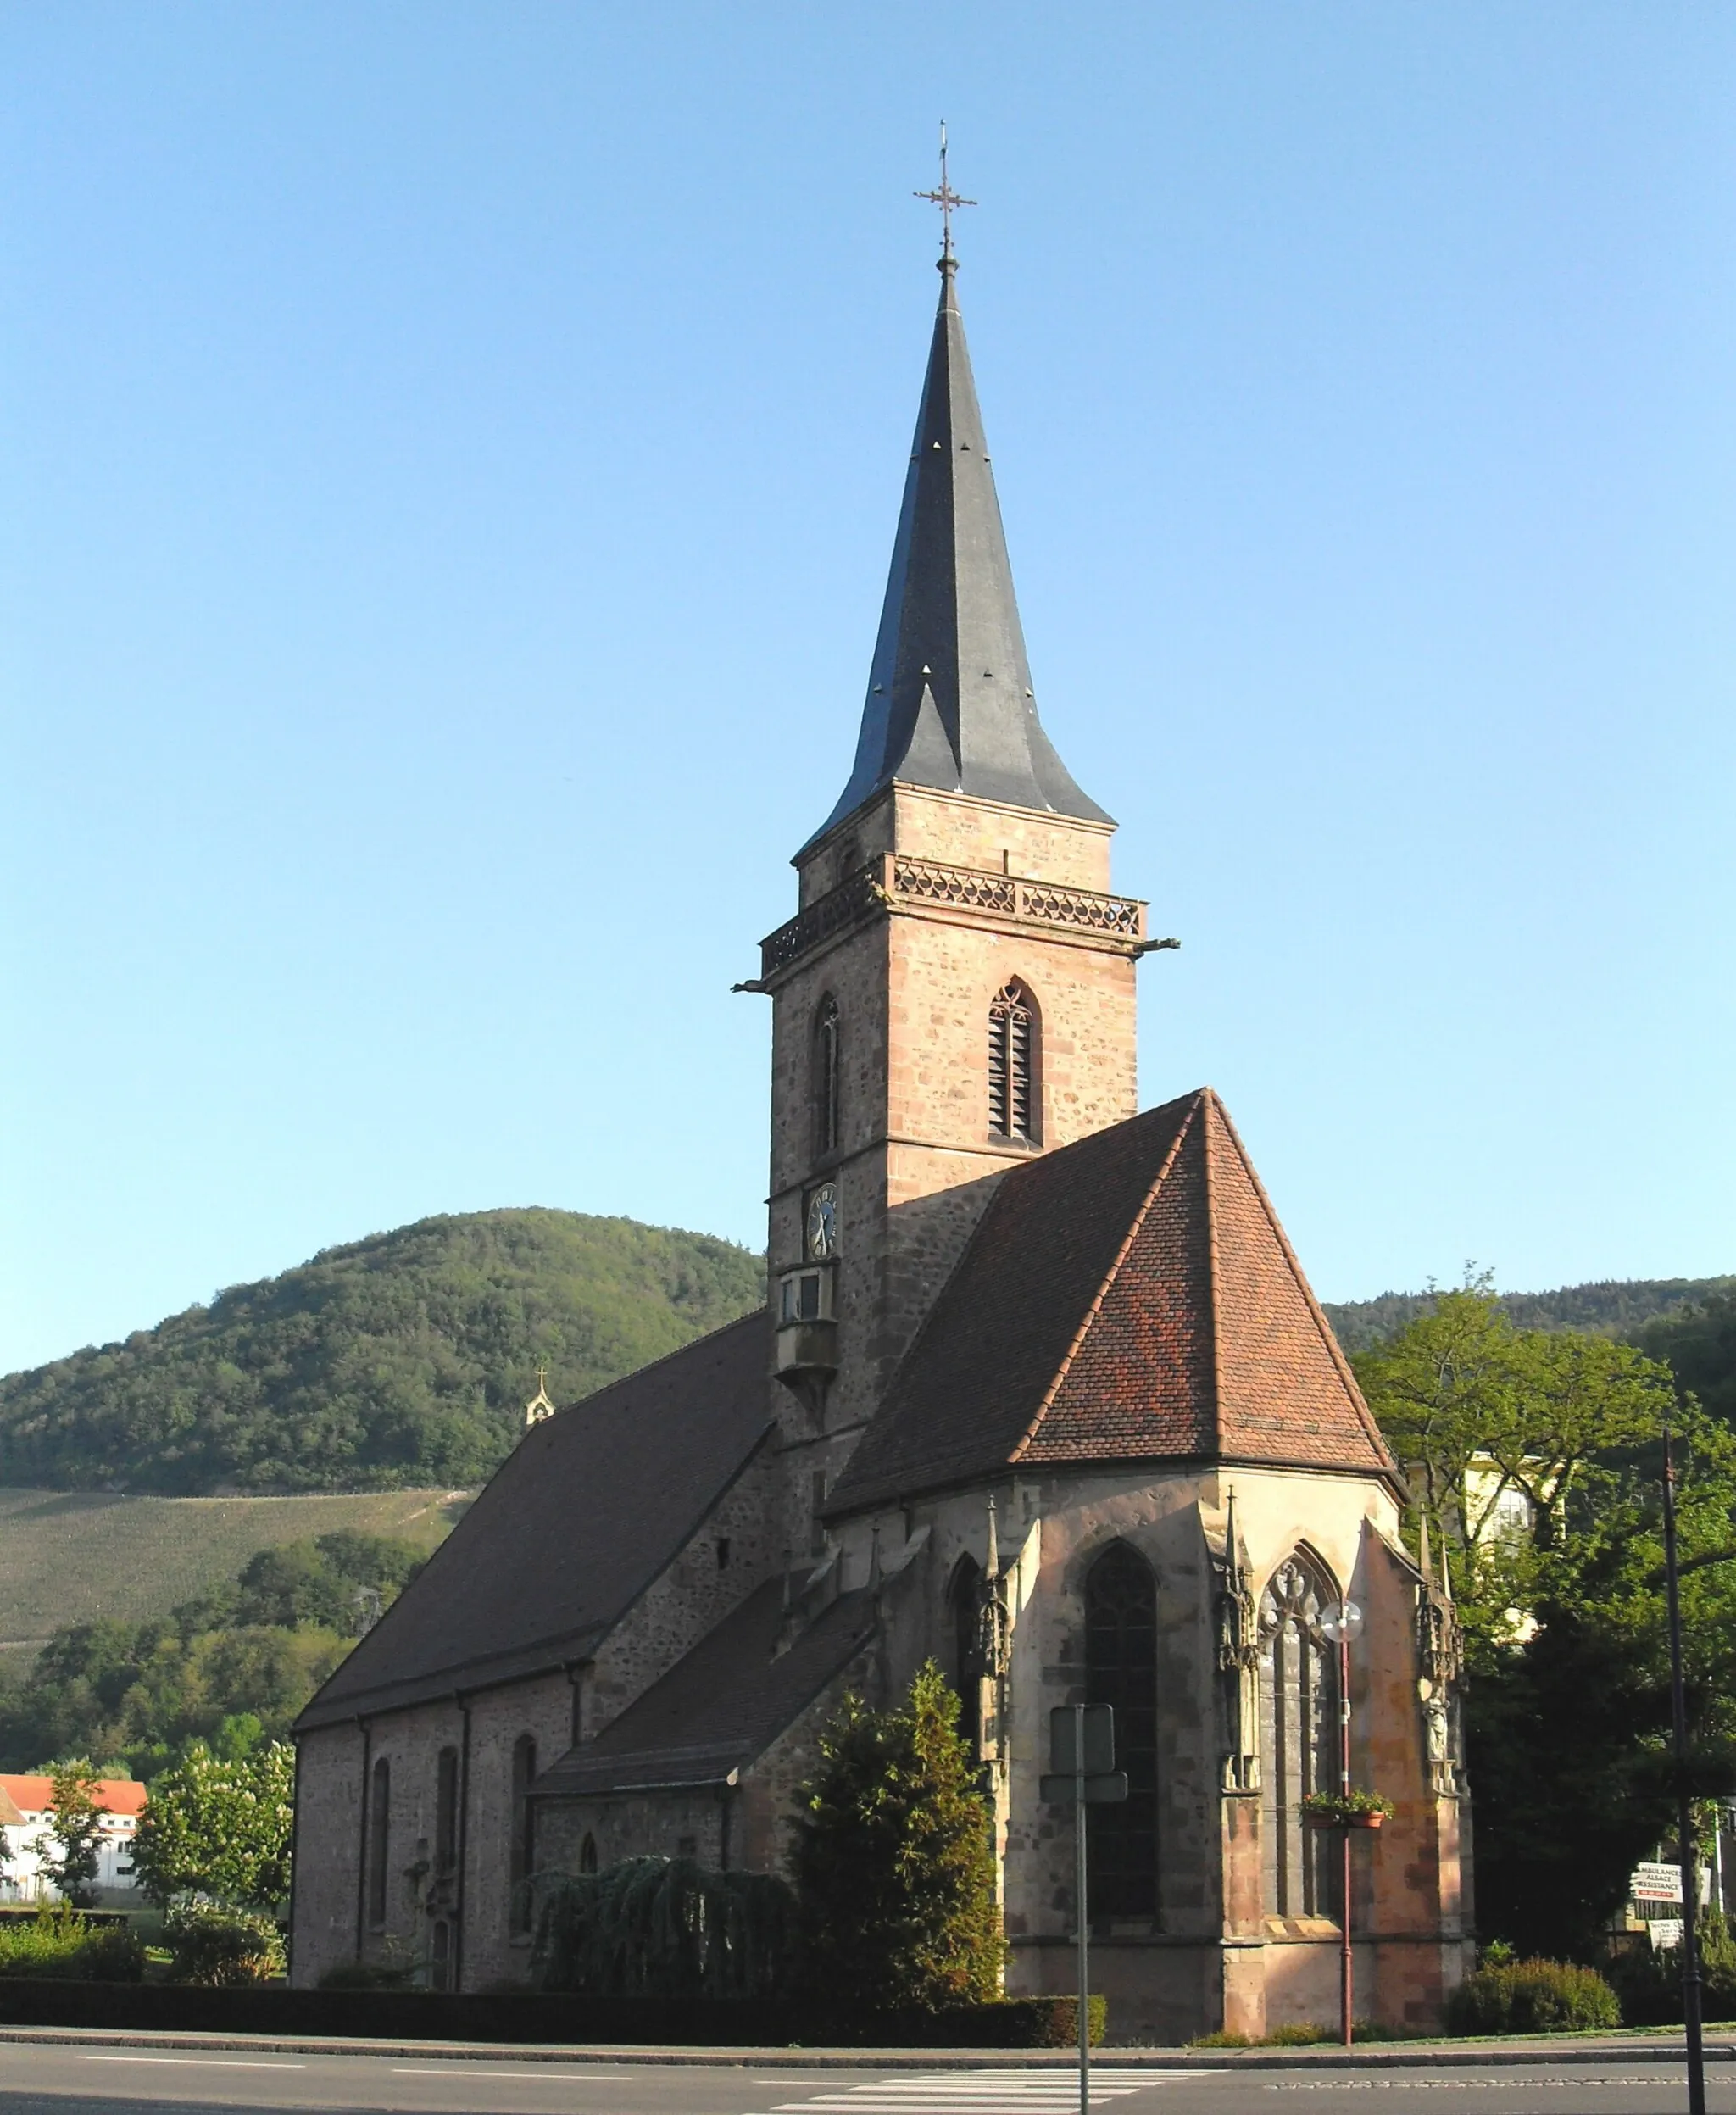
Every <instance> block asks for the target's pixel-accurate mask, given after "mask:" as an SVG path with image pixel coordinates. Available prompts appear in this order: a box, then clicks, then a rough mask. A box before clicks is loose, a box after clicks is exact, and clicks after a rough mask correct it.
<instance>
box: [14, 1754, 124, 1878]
mask: <svg viewBox="0 0 1736 2115" xmlns="http://www.w3.org/2000/svg"><path fill="white" fill-rule="evenodd" d="M53 1792H54V1780H53V1778H47V1777H3V1776H0V1832H3V1834H4V1835H5V1839H6V1859H5V1863H4V1866H3V1867H0V1901H6V1902H52V1901H57V1900H58V1896H59V1892H60V1891H59V1890H58V1888H57V1887H56V1886H55V1884H54V1883H53V1880H51V1879H50V1878H48V1874H47V1869H46V1868H47V1865H48V1862H49V1861H50V1860H51V1859H53V1858H54V1857H56V1856H58V1853H59V1845H58V1842H57V1841H56V1840H55V1839H54V1838H53V1834H52V1828H51V1824H52V1823H53V1818H54V1817H53V1814H52V1813H51V1812H49V1808H48V1802H49V1801H50V1799H51V1798H52V1797H53ZM97 1801H98V1803H99V1804H100V1805H101V1806H104V1807H106V1808H107V1809H108V1812H106V1813H104V1814H103V1817H102V1818H101V1820H100V1821H99V1822H98V1823H97V1878H96V1883H95V1885H96V1897H97V1903H98V1904H99V1905H100V1906H102V1907H103V1908H104V1909H133V1908H142V1906H143V1905H144V1897H143V1895H142V1894H141V1892H140V1890H139V1886H138V1883H137V1881H136V1879H135V1878H134V1877H133V1873H132V1869H131V1863H132V1839H133V1837H134V1835H135V1834H136V1831H137V1828H138V1825H139V1816H140V1815H141V1814H142V1813H143V1812H144V1811H145V1788H144V1786H143V1785H142V1784H138V1783H137V1782H136V1781H135V1780H134V1779H133V1778H101V1779H99V1780H98V1783H97Z"/></svg>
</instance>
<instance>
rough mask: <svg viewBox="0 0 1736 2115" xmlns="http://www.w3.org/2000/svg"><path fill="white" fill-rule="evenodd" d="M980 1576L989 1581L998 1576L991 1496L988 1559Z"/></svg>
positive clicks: (997, 1557)
mask: <svg viewBox="0 0 1736 2115" xmlns="http://www.w3.org/2000/svg"><path fill="white" fill-rule="evenodd" d="M982 1576H983V1578H986V1579H988V1580H989V1581H991V1582H993V1580H995V1579H998V1578H999V1577H1000V1543H999V1539H998V1537H997V1535H996V1533H995V1518H994V1500H993V1498H991V1499H990V1500H989V1501H988V1562H987V1563H986V1564H985V1565H984V1566H983V1567H982Z"/></svg>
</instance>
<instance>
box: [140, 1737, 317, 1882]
mask: <svg viewBox="0 0 1736 2115" xmlns="http://www.w3.org/2000/svg"><path fill="white" fill-rule="evenodd" d="M294 1800H295V1751H294V1750H293V1749H292V1748H291V1747H290V1746H289V1745H287V1743H285V1742H282V1741H273V1742H271V1743H270V1745H268V1746H266V1747H264V1748H261V1749H260V1750H258V1752H257V1753H255V1754H253V1755H246V1756H217V1755H214V1754H213V1753H212V1752H211V1750H210V1749H209V1748H208V1747H207V1746H206V1745H205V1744H204V1742H203V1741H202V1740H199V1741H195V1742H194V1743H193V1744H192V1746H191V1747H190V1748H189V1749H188V1750H187V1752H186V1757H185V1759H184V1760H183V1761H182V1762H180V1763H178V1764H177V1765H176V1766H175V1768H173V1769H170V1770H165V1771H164V1772H163V1773H162V1774H161V1775H160V1776H159V1777H158V1778H154V1779H153V1782H152V1785H151V1796H150V1801H149V1803H148V1804H147V1806H146V1808H145V1811H144V1813H143V1815H142V1817H141V1819H140V1822H139V1827H138V1834H136V1837H135V1838H134V1839H133V1851H132V1869H133V1871H134V1873H136V1875H137V1876H138V1882H139V1884H140V1886H141V1887H142V1888H143V1890H145V1893H146V1894H147V1895H148V1896H149V1897H150V1899H151V1901H153V1902H155V1903H157V1904H158V1905H159V1907H163V1908H166V1907H167V1906H169V1905H170V1903H171V1902H174V1901H177V1900H179V1899H181V1898H183V1897H186V1896H189V1895H198V1896H203V1897H205V1898H207V1899H209V1900H210V1901H217V1902H222V1903H225V1904H227V1905H229V1906H231V1907H232V1908H236V1909H270V1908H272V1907H273V1906H275V1905H276V1904H277V1903H279V1902H281V1901H283V1899H284V1898H285V1897H286V1896H287V1895H288V1893H289V1877H290V1876H289V1859H290V1842H291V1838H292V1832H293V1829H294V1826H295V1806H294Z"/></svg>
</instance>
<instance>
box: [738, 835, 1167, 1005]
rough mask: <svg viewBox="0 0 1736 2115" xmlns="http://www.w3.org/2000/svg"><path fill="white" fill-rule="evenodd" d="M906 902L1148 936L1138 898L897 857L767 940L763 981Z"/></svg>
mask: <svg viewBox="0 0 1736 2115" xmlns="http://www.w3.org/2000/svg"><path fill="white" fill-rule="evenodd" d="M901 897H902V898H904V899H906V900H907V901H910V902H912V903H930V904H956V905H957V906H958V907H959V908H960V910H986V911H988V912H989V913H990V914H991V915H993V916H997V917H1002V918H1012V919H1016V920H1017V921H1020V922H1021V923H1024V922H1026V921H1030V922H1032V923H1035V924H1039V925H1052V926H1082V927H1085V928H1086V929H1087V930H1088V931H1089V932H1109V933H1113V934H1116V936H1118V937H1119V938H1122V939H1125V940H1135V941H1137V940H1138V939H1140V938H1143V934H1144V931H1145V906H1144V904H1143V903H1141V902H1139V901H1138V899H1136V898H1134V897H1131V896H1105V895H1100V894H1099V893H1098V892H1097V891H1096V890H1095V889H1091V888H1056V887H1054V885H1053V884H1051V883H1049V882H1027V881H1021V880H1020V879H1019V877H1017V876H1016V875H1011V874H995V873H991V872H987V871H983V870H982V869H979V868H977V867H974V866H949V865H945V864H943V862H942V861H940V860H916V859H910V858H908V857H906V856H905V855H904V854H898V855H897V856H896V857H893V858H887V857H885V856H882V857H881V858H879V859H873V860H869V861H868V862H867V864H866V865H865V866H862V867H860V868H859V869H858V870H857V871H856V872H854V874H851V875H849V876H847V877H846V878H845V879H844V880H843V881H842V882H839V883H838V885H837V888H833V889H831V890H829V891H828V892H827V893H826V894H825V895H824V896H821V897H819V898H817V899H815V901H814V902H813V903H811V904H809V905H808V907H807V909H806V910H803V911H800V912H798V914H797V916H795V917H793V918H792V919H790V920H789V921H787V923H785V924H783V925H781V926H780V927H778V929H777V931H776V932H774V933H772V934H771V935H770V936H769V937H768V938H765V939H764V940H762V941H761V942H760V976H761V977H772V976H775V975H776V973H777V971H780V970H783V969H787V968H788V967H789V966H790V964H791V963H792V962H793V961H796V960H798V958H799V957H800V956H802V955H805V954H806V953H807V951H808V950H809V949H810V948H812V947H817V946H818V945H819V944H820V943H821V941H822V940H829V939H831V938H832V936H833V934H834V933H838V932H843V929H844V927H846V926H849V925H854V923H855V921H856V920H857V919H858V918H862V917H866V916H868V915H869V913H870V912H871V911H874V910H884V909H886V908H887V906H888V905H890V904H894V903H896V902H897V901H898V900H899V899H900V898H901Z"/></svg>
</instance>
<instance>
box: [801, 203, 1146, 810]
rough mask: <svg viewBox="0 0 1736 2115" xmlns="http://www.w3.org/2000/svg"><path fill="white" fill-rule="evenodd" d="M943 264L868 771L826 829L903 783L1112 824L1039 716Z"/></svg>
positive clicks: (862, 753) (876, 674)
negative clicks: (1083, 788)
mask: <svg viewBox="0 0 1736 2115" xmlns="http://www.w3.org/2000/svg"><path fill="white" fill-rule="evenodd" d="M939 270H940V275H941V285H940V305H939V308H938V310H937V312H936V314H935V319H934V337H933V341H932V345H931V347H930V348H929V354H928V374H927V377H926V381H924V383H923V387H922V405H921V411H920V412H919V413H918V415H917V419H916V438H915V444H914V446H913V448H912V450H911V454H910V470H909V471H908V473H907V475H906V476H905V479H904V505H903V508H902V509H901V510H900V513H899V530H898V540H897V543H895V544H894V546H893V559H892V572H891V576H890V577H889V578H888V580H887V587H886V604H885V607H884V609H882V613H881V619H880V636H879V638H878V640H877V642H876V645H875V648H874V663H873V666H872V668H871V671H869V677H868V698H867V702H866V704H865V706H864V708H863V712H862V730H861V733H860V737H858V740H857V744H856V761H855V768H854V770H853V771H852V772H851V773H850V779H849V784H848V785H847V786H846V787H845V788H844V790H843V794H842V795H841V797H840V798H839V800H838V803H837V806H836V807H835V808H834V809H833V810H832V814H831V815H829V816H828V817H827V819H826V823H825V825H824V827H823V828H822V829H821V830H820V831H819V832H816V835H818V836H821V837H823V836H824V835H825V834H826V831H829V830H831V829H832V828H833V827H835V826H836V825H837V824H838V823H840V822H842V821H843V820H844V818H845V817H846V816H847V815H852V814H854V812H855V810H857V809H858V808H860V807H861V806H862V804H864V803H865V801H866V800H868V799H870V798H871V796H872V795H873V794H874V793H877V792H879V791H880V790H881V789H882V788H884V787H886V786H887V785H889V784H891V783H892V782H893V781H894V780H898V781H900V782H903V783H904V784H907V785H916V786H927V787H932V788H936V789H937V790H938V791H942V792H947V793H967V794H973V795H976V796H977V797H978V798H980V799H985V800H997V801H1004V802H1006V803H1008V804H1010V805H1012V806H1014V807H1018V808H1030V809H1035V810H1038V812H1040V813H1049V814H1052V815H1067V816H1072V817H1075V818H1077V819H1078V820H1079V821H1088V822H1107V821H1109V820H1110V818H1109V817H1108V816H1107V815H1104V811H1103V810H1102V809H1101V808H1099V806H1098V805H1097V804H1096V802H1095V801H1093V800H1092V799H1090V798H1089V797H1088V795H1087V794H1085V793H1082V792H1081V790H1080V789H1079V788H1078V787H1077V785H1076V784H1075V783H1074V782H1073V779H1072V777H1071V774H1070V773H1069V771H1068V770H1067V768H1066V765H1065V764H1063V763H1062V762H1061V760H1060V757H1059V756H1058V755H1057V754H1055V751H1054V746H1053V745H1052V743H1050V741H1049V737H1048V736H1047V735H1046V734H1045V733H1044V732H1043V726H1042V722H1041V721H1039V720H1038V716H1037V703H1036V699H1035V696H1034V694H1033V692H1032V683H1031V671H1030V669H1029V666H1028V665H1027V662H1026V659H1025V638H1024V633H1023V632H1022V630H1021V626H1020V624H1019V609H1018V604H1017V602H1016V600H1015V598H1014V594H1013V573H1012V566H1011V565H1010V562H1009V560H1008V558H1007V545H1006V535H1005V532H1004V529H1003V528H1002V526H1001V518H1000V504H999V500H998V499H997V498H996V497H995V491H994V473H993V470H991V468H990V467H989V460H988V450H987V448H986V447H985V446H984V443H983V437H982V413H981V412H980V411H979V410H978V409H977V388H976V384H975V383H974V381H972V379H971V356H970V353H969V352H968V350H967V349H966V348H965V326H964V320H963V319H962V317H961V316H960V313H959V303H958V293H957V275H958V260H957V259H956V258H955V257H954V255H953V254H952V251H951V245H950V242H949V244H948V246H947V249H946V252H945V253H944V254H943V256H942V258H941V259H940V264H939Z"/></svg>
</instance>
